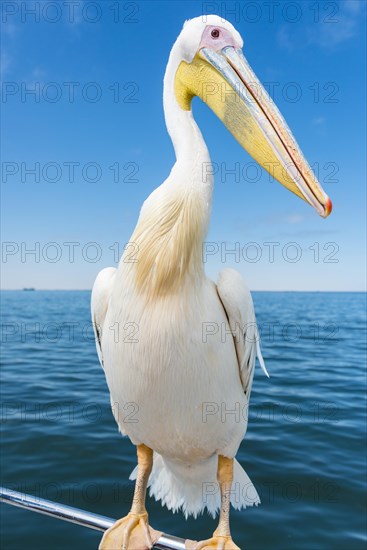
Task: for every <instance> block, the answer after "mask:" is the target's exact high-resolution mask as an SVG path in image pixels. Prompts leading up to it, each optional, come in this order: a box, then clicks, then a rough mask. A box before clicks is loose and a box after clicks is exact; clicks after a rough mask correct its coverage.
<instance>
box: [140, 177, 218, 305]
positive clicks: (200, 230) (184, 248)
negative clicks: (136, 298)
mask: <svg viewBox="0 0 367 550" xmlns="http://www.w3.org/2000/svg"><path fill="white" fill-rule="evenodd" d="M169 191H170V192H168V189H164V188H163V187H162V188H160V189H159V192H158V193H156V194H155V196H152V197H151V200H150V201H147V204H145V205H144V208H143V210H142V213H141V215H140V218H139V222H138V224H137V226H136V228H135V231H134V233H133V235H132V241H133V242H134V243H135V244H136V245H137V250H138V252H137V262H136V263H135V264H133V266H134V267H133V270H134V279H135V285H136V287H137V289H138V290H139V291H142V292H144V293H145V294H148V295H149V296H151V297H156V296H164V295H167V294H171V293H174V292H175V291H177V290H178V288H179V287H182V285H183V284H184V281H185V280H188V281H189V283H190V282H191V283H192V282H193V281H192V278H193V277H197V276H201V275H202V274H203V266H202V260H201V250H202V242H203V239H204V237H205V233H206V219H207V215H206V209H207V206H206V205H205V201H203V200H202V197H200V195H199V196H198V194H196V193H188V192H186V193H184V192H182V190H179V189H174V188H172V187H171V188H170V189H169Z"/></svg>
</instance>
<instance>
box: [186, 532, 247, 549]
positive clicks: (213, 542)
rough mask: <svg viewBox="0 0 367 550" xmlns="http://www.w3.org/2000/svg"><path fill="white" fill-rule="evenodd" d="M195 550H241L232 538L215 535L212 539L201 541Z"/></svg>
mask: <svg viewBox="0 0 367 550" xmlns="http://www.w3.org/2000/svg"><path fill="white" fill-rule="evenodd" d="M195 550H241V549H240V548H239V547H238V546H237V545H236V544H235V543H234V542H233V540H232V537H230V536H220V535H215V534H214V535H213V536H212V538H211V539H208V540H201V541H199V542H198V543H197V544H196V546H195Z"/></svg>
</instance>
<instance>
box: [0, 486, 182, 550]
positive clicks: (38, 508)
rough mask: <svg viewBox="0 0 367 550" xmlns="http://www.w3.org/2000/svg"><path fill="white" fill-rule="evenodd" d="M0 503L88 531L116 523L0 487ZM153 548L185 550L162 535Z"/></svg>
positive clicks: (175, 539) (179, 543)
mask: <svg viewBox="0 0 367 550" xmlns="http://www.w3.org/2000/svg"><path fill="white" fill-rule="evenodd" d="M0 502H5V503H6V504H11V505H13V506H19V507H20V508H24V509H25V510H30V511H32V512H38V513H39V514H45V515H46V516H52V517H54V518H57V519H61V520H63V521H69V522H71V523H76V524H77V525H82V526H83V527H88V529H95V530H97V531H106V529H108V528H109V527H111V525H113V524H114V523H115V521H116V520H114V519H112V518H108V517H106V516H99V515H98V514H93V513H91V512H86V511H85V510H80V509H79V508H73V507H72V506H67V505H66V504H59V503H58V502H52V501H51V500H46V499H44V498H38V497H34V496H32V495H26V494H25V493H20V492H19V491H13V490H12V489H6V488H5V487H0ZM153 548H154V549H157V550H158V549H159V550H185V541H184V539H180V538H178V537H174V536H172V535H162V536H161V537H160V539H159V540H158V541H157V542H156V543H155V545H154V546H153Z"/></svg>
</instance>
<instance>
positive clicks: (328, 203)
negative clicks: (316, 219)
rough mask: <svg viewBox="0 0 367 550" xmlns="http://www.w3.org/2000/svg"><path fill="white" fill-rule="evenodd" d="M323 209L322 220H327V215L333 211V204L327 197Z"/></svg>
mask: <svg viewBox="0 0 367 550" xmlns="http://www.w3.org/2000/svg"><path fill="white" fill-rule="evenodd" d="M324 209H325V212H324V215H323V218H327V217H328V216H329V214H331V211H332V209H333V203H332V202H331V200H330V198H329V197H327V199H326V202H325V206H324Z"/></svg>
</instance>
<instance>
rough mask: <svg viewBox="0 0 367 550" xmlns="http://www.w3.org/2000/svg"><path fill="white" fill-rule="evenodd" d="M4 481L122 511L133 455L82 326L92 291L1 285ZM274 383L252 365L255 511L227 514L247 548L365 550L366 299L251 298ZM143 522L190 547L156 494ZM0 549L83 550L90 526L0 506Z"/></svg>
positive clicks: (89, 541)
mask: <svg viewBox="0 0 367 550" xmlns="http://www.w3.org/2000/svg"><path fill="white" fill-rule="evenodd" d="M1 300H2V311H3V316H2V367H1V402H2V416H1V419H2V455H1V478H2V479H1V483H2V485H4V486H7V487H10V488H13V489H17V490H20V491H23V492H26V493H31V494H33V495H36V496H40V497H43V498H47V499H50V500H56V501H59V502H63V503H65V504H69V505H72V506H77V507H80V508H83V509H86V510H89V511H93V512H96V513H101V514H103V515H107V516H111V517H116V518H117V517H121V516H123V515H125V514H126V513H127V512H128V510H129V506H130V501H131V498H132V491H133V485H132V483H131V482H128V477H129V474H130V472H131V470H132V469H133V467H134V466H135V449H134V447H133V446H132V445H131V443H130V442H129V440H128V439H126V438H122V437H121V435H120V434H119V433H118V430H117V426H116V424H115V421H114V420H113V417H112V413H111V410H110V405H109V394H108V390H107V386H106V383H105V380H104V373H103V371H102V369H101V367H100V365H99V363H98V358H97V355H96V352H95V346H94V340H93V331H92V327H91V325H90V314H89V303H90V293H89V292H77V291H74V292H71V291H55V292H51V291H50V292H49V291H36V292H17V291H4V292H2V294H1ZM254 302H255V307H256V311H257V318H258V324H259V327H260V331H261V335H262V349H263V355H264V357H265V360H266V364H267V368H268V370H269V371H270V375H271V378H270V379H269V380H268V379H266V378H265V377H264V376H263V374H262V372H261V370H260V368H257V370H256V374H255V379H254V384H253V390H252V396H251V404H250V421H249V428H248V432H247V435H246V438H245V440H244V441H243V443H242V445H241V447H240V451H239V453H238V459H239V461H240V462H241V464H242V465H243V466H244V468H245V469H246V471H247V473H248V475H249V476H250V478H251V480H252V481H253V483H254V485H255V486H256V488H257V490H258V492H259V494H260V496H261V500H262V504H261V506H259V507H257V508H249V509H247V510H245V511H242V512H235V511H232V514H231V518H232V521H231V523H232V534H233V538H234V540H235V542H236V543H237V544H238V545H239V546H240V547H241V548H242V549H246V550H263V549H264V550H265V549H267V550H270V549H272V550H287V549H292V550H294V549H305V550H311V549H328V550H329V549H333V550H334V549H342V550H347V549H348V550H352V549H356V550H357V549H365V548H366V544H367V541H366V520H365V518H366V515H365V513H366V510H365V497H364V495H365V490H366V454H365V452H366V449H365V445H366V417H365V412H366V370H365V369H366V365H365V359H366V349H365V344H366V333H365V330H366V320H365V311H366V295H365V294H362V293H293V292H289V293H281V292H278V293H271V292H264V293H255V294H254ZM147 507H148V511H149V514H150V521H151V524H152V525H153V526H154V527H156V528H157V529H160V530H163V531H165V532H167V533H170V534H174V535H177V536H182V537H187V538H192V539H200V538H207V537H208V536H210V535H211V533H212V531H213V530H214V528H215V526H216V522H215V521H214V520H212V519H210V518H209V517H208V516H205V515H204V516H201V517H200V518H198V519H197V520H193V519H190V520H188V521H186V520H185V519H184V517H183V516H182V515H181V514H172V513H171V512H169V511H168V510H166V509H165V508H162V507H161V505H160V504H159V503H157V502H155V501H154V500H152V499H150V498H149V499H148V501H147ZM1 522H2V525H1V534H2V541H1V542H2V548H4V549H7V550H19V549H21V548H25V547H27V548H28V549H30V550H33V549H37V550H50V548H52V549H53V550H61V549H62V550H66V549H71V550H74V549H78V550H83V549H85V550H91V549H93V548H97V546H98V542H99V539H100V534H99V533H98V532H94V531H90V530H88V529H85V528H82V527H78V526H75V525H71V524H67V523H64V522H61V521H57V520H54V519H51V518H48V517H45V516H39V515H37V514H34V513H31V512H25V511H23V510H20V509H18V508H13V507H10V506H7V505H4V504H3V505H1Z"/></svg>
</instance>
